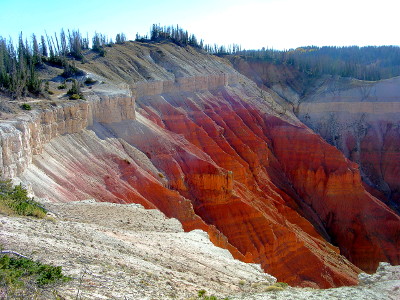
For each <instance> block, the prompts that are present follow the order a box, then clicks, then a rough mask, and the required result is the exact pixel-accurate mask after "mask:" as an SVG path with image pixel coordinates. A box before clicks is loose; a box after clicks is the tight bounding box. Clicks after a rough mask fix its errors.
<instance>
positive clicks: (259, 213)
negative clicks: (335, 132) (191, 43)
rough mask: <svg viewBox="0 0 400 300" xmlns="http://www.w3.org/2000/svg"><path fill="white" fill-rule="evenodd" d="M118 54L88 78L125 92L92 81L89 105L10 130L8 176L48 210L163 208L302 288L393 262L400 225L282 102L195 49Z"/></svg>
mask: <svg viewBox="0 0 400 300" xmlns="http://www.w3.org/2000/svg"><path fill="white" fill-rule="evenodd" d="M110 51H118V53H112V52H111V53H108V54H107V55H109V56H110V57H109V59H110V60H112V59H113V57H118V58H121V60H123V61H121V60H118V61H114V62H113V63H114V65H113V67H112V68H111V67H109V66H107V65H106V63H105V61H102V60H101V59H100V60H97V61H96V63H93V65H89V66H87V71H88V72H96V73H97V74H100V75H102V76H106V77H108V78H111V79H114V80H115V78H117V79H118V80H120V81H125V83H126V84H129V85H130V89H131V90H130V93H128V92H123V91H122V90H119V92H118V88H116V87H115V86H113V85H109V86H108V85H98V86H97V87H94V88H93V89H92V90H91V91H90V92H89V93H88V95H87V99H88V101H87V102H76V103H72V102H71V103H70V104H65V105H63V107H57V108H54V109H52V110H51V111H44V112H37V113H35V114H33V115H31V116H28V115H25V116H23V117H20V119H19V120H18V121H12V122H11V121H9V122H8V123H7V122H3V123H2V126H1V127H0V129H1V137H2V151H1V153H2V160H1V162H2V165H1V166H2V171H3V174H5V175H7V176H11V177H14V176H19V178H21V180H22V181H24V182H26V183H28V184H30V186H31V188H32V190H33V191H34V193H35V195H36V196H38V197H43V198H47V199H49V200H50V201H76V200H83V199H88V198H95V199H98V200H100V201H110V202H119V203H132V202H135V203H140V204H142V205H144V206H145V207H146V208H157V209H160V210H161V211H162V212H164V213H165V214H166V215H167V216H168V217H175V218H177V219H179V220H180V221H181V222H182V224H183V227H184V229H185V230H192V229H195V228H199V229H203V230H205V231H207V232H208V234H209V236H210V239H211V240H212V241H213V242H214V243H215V244H217V245H219V246H222V247H225V248H227V249H228V250H230V252H231V253H232V254H233V255H234V256H235V257H236V258H239V259H241V260H243V261H247V262H256V263H260V264H261V265H262V267H263V268H264V270H265V271H266V272H267V273H270V274H272V275H274V276H276V277H277V278H278V279H279V280H280V281H285V282H288V283H290V284H294V285H301V286H314V287H317V286H319V287H331V286H339V285H345V284H355V283H356V275H357V273H358V272H359V269H358V268H357V267H356V266H358V267H360V268H362V269H364V270H367V271H372V270H374V269H375V268H376V266H377V264H378V262H379V261H389V262H391V263H393V264H398V263H399V253H398V249H399V248H400V241H399V233H400V220H399V217H398V216H397V215H396V214H394V213H393V212H392V211H391V210H390V209H388V207H386V205H384V204H383V203H381V202H379V201H378V200H377V199H376V198H375V197H373V196H372V195H371V194H369V193H368V192H367V191H366V190H365V189H364V187H363V185H362V182H361V177H360V174H359V170H358V166H357V165H356V164H354V163H352V162H350V161H349V160H347V159H346V158H345V157H344V155H343V154H342V153H341V152H339V151H338V150H337V149H336V148H335V147H333V146H331V145H329V144H327V143H326V142H325V141H323V140H322V139H321V138H320V137H319V136H318V135H316V134H315V133H313V132H312V131H311V130H310V129H308V128H307V127H306V126H304V125H303V124H302V123H301V122H300V121H299V120H298V119H297V118H296V117H295V116H294V115H293V114H292V113H290V110H288V109H287V108H286V107H283V106H282V105H280V104H279V103H277V102H276V99H277V96H276V95H272V96H271V94H269V93H266V92H261V91H260V90H259V89H258V88H257V87H256V86H255V84H254V83H253V82H251V81H250V80H248V79H246V78H245V77H243V76H241V75H240V74H239V73H237V72H235V71H234V70H233V68H232V67H230V65H229V63H227V62H226V61H224V60H222V59H220V58H215V57H213V56H209V55H206V54H201V53H198V52H196V51H194V50H192V49H191V48H188V49H186V50H185V49H184V48H179V47H176V46H173V45H169V44H167V45H137V44H133V43H132V44H129V45H128V46H127V47H126V49H125V48H123V47H122V46H118V47H115V48H112V49H111V50H110ZM128 64H129V65H128ZM130 70H133V71H130ZM144 74H145V75H144ZM139 75H140V76H143V77H146V79H148V80H149V81H143V78H141V77H140V76H139ZM280 101H281V100H280ZM135 105H136V107H135ZM135 110H136V111H135ZM332 244H333V245H335V246H333V245H332ZM340 253H341V254H344V255H345V256H346V257H347V258H348V259H349V260H350V261H351V262H353V263H354V264H355V265H356V266H354V265H353V264H352V263H350V262H349V261H348V260H347V259H346V258H344V257H343V256H341V255H340Z"/></svg>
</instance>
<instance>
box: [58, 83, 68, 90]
mask: <svg viewBox="0 0 400 300" xmlns="http://www.w3.org/2000/svg"><path fill="white" fill-rule="evenodd" d="M57 88H58V89H59V90H64V89H66V88H67V85H66V84H65V83H63V84H60V85H59V86H58V87H57Z"/></svg>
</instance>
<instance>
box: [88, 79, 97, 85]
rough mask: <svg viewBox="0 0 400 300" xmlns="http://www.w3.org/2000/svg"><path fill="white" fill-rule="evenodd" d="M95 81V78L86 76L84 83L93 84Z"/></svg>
mask: <svg viewBox="0 0 400 300" xmlns="http://www.w3.org/2000/svg"><path fill="white" fill-rule="evenodd" d="M96 82H97V80H94V79H93V78H91V77H88V78H86V80H85V84H88V85H89V84H95V83H96Z"/></svg>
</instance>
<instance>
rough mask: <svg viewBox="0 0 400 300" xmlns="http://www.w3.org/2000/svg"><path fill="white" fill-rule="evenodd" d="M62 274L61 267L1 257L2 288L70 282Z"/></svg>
mask: <svg viewBox="0 0 400 300" xmlns="http://www.w3.org/2000/svg"><path fill="white" fill-rule="evenodd" d="M70 279H71V278H70V277H67V276H65V275H63V274H62V268H61V267H60V266H58V267H54V266H51V265H46V264H42V263H40V262H36V261H33V260H31V259H28V258H23V257H21V258H13V257H10V256H9V255H7V254H5V255H2V256H0V286H7V287H13V288H20V287H23V286H24V285H25V284H27V283H32V284H35V285H37V286H39V287H42V286H44V285H47V284H50V283H55V282H65V281H68V280H70Z"/></svg>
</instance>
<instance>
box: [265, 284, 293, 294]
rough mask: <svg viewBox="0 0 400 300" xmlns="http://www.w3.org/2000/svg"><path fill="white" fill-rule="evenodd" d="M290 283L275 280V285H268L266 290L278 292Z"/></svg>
mask: <svg viewBox="0 0 400 300" xmlns="http://www.w3.org/2000/svg"><path fill="white" fill-rule="evenodd" d="M288 286H289V285H288V284H287V283H285V282H275V283H274V284H273V285H270V286H267V287H266V288H265V290H264V292H278V291H283V290H284V289H286V288H287V287H288Z"/></svg>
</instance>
